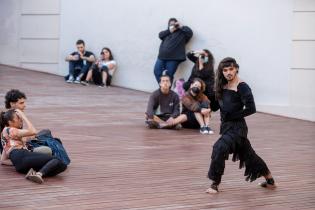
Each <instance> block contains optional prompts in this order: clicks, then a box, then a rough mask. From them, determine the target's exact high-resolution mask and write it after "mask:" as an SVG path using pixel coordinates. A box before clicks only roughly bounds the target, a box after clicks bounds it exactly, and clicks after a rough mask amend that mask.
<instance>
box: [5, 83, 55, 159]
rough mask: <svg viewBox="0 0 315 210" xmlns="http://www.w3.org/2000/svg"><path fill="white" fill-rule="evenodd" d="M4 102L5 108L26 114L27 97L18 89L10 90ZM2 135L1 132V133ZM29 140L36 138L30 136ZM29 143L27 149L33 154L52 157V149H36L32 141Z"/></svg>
mask: <svg viewBox="0 0 315 210" xmlns="http://www.w3.org/2000/svg"><path fill="white" fill-rule="evenodd" d="M4 101H5V108H6V109H7V110H8V109H19V110H21V111H22V112H25V109H26V102H27V97H26V95H25V93H23V92H21V91H20V90H18V89H11V90H9V91H8V92H7V93H6V94H5V97H4ZM22 128H23V122H22V124H21V129H22ZM0 134H1V131H0ZM27 138H28V139H34V138H35V136H29V137H27ZM28 142H29V143H28V144H27V147H28V148H29V149H30V148H32V149H31V151H33V152H39V153H44V154H49V155H52V150H51V148H49V147H47V146H43V145H41V146H37V147H34V146H33V145H32V143H30V141H28ZM0 153H2V145H1V144H0Z"/></svg>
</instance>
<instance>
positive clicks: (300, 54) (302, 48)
mask: <svg viewBox="0 0 315 210" xmlns="http://www.w3.org/2000/svg"><path fill="white" fill-rule="evenodd" d="M292 68H298V69H299V68H306V69H313V70H315V41H294V42H292Z"/></svg>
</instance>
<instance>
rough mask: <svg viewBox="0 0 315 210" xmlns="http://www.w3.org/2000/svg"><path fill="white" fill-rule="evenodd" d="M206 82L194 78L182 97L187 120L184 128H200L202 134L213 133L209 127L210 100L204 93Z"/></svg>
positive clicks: (183, 123) (183, 113)
mask: <svg viewBox="0 0 315 210" xmlns="http://www.w3.org/2000/svg"><path fill="white" fill-rule="evenodd" d="M204 90H205V83H204V82H203V81H202V80H201V79H199V78H195V79H193V81H192V83H191V85H190V88H189V89H188V91H187V92H186V95H185V96H184V97H183V98H182V105H183V111H182V115H185V116H186V120H185V121H184V122H182V126H183V127H184V128H200V133H201V134H213V131H212V130H211V128H210V127H209V122H210V117H211V109H210V101H209V99H208V98H207V96H206V95H204V94H203V92H204Z"/></svg>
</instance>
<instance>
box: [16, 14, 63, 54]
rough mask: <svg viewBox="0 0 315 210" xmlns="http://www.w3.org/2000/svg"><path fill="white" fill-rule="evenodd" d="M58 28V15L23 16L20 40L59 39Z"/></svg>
mask: <svg viewBox="0 0 315 210" xmlns="http://www.w3.org/2000/svg"><path fill="white" fill-rule="evenodd" d="M59 26H60V24H59V15H43V16H41V17H40V18H39V17H38V15H23V16H21V38H22V39H23V38H32V39H34V38H35V39H36V38H37V39H59ZM58 53H59V52H58Z"/></svg>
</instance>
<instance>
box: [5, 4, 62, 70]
mask: <svg viewBox="0 0 315 210" xmlns="http://www.w3.org/2000/svg"><path fill="white" fill-rule="evenodd" d="M0 21H1V25H0V27H1V34H0V47H1V51H2V52H1V54H0V62H1V63H3V64H10V65H15V66H20V67H23V68H29V69H34V70H39V71H45V72H50V73H54V74H58V73H59V72H58V65H59V63H58V62H59V26H60V24H59V21H60V20H59V0H12V1H11V0H0ZM2 23H3V24H2ZM59 74H60V73H59Z"/></svg>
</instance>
